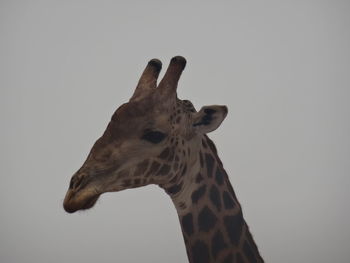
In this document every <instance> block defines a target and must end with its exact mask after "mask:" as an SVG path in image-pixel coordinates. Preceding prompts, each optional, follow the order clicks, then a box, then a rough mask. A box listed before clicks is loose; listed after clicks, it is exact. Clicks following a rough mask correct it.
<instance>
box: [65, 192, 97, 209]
mask: <svg viewBox="0 0 350 263" xmlns="http://www.w3.org/2000/svg"><path fill="white" fill-rule="evenodd" d="M99 197H100V194H98V193H97V192H96V191H91V190H90V191H84V192H74V191H73V190H71V189H69V190H68V191H67V194H66V197H65V198H64V201H63V208H64V210H66V212H68V213H74V212H76V211H78V210H86V209H90V208H91V207H93V206H94V205H95V203H96V201H97V200H98V198H99Z"/></svg>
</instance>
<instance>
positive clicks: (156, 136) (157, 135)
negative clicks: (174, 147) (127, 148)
mask: <svg viewBox="0 0 350 263" xmlns="http://www.w3.org/2000/svg"><path fill="white" fill-rule="evenodd" d="M165 137H166V134H165V133H162V132H160V131H145V133H144V134H143V136H142V138H141V139H142V140H146V141H149V142H151V143H160V142H161V141H163V140H164V138H165Z"/></svg>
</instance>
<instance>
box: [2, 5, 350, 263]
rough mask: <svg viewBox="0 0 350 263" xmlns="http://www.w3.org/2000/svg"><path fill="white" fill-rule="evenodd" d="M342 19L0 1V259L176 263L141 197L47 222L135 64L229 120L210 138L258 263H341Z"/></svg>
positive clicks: (345, 61) (163, 202)
mask: <svg viewBox="0 0 350 263" xmlns="http://www.w3.org/2000/svg"><path fill="white" fill-rule="evenodd" d="M349 14H350V2H349V1H277V0H276V1H138V2H136V1H50V0H49V1H37V0H35V1H0V38H1V41H0V57H1V59H0V87H1V88H0V92H1V94H0V116H1V136H0V143H1V148H0V154H1V156H0V157H1V158H0V160H1V182H0V206H1V207H0V208H1V213H0V261H1V262H4V263H22V262H25V263H32V262H33V263H34V262H36V263H38V262H50V263H62V262H77V263H79V262H84V263H89V262H106V263H108V262H111V263H112V262H125V263H129V262H130V263H132V262H150V263H151V262H169V263H178V262H187V256H186V252H185V246H184V244H183V238H182V234H181V230H180V225H179V222H178V218H177V214H176V211H175V208H174V207H173V204H172V202H171V200H170V198H168V197H167V196H166V194H165V193H164V192H163V191H162V190H161V189H160V188H158V187H156V186H148V187H144V188H139V189H134V190H126V191H123V192H119V193H110V194H105V195H103V196H102V197H101V198H100V200H99V201H98V203H97V205H96V206H95V208H93V209H92V210H90V211H86V212H79V213H75V214H67V213H65V212H64V210H63V208H62V201H63V198H64V195H65V192H66V189H67V187H68V183H69V180H70V177H71V175H72V174H73V173H74V172H75V171H76V170H77V169H78V168H79V167H80V166H81V164H82V163H83V161H84V160H85V158H86V156H87V153H88V151H89V150H90V148H91V146H92V144H93V143H94V141H95V140H96V139H97V138H98V137H99V136H100V135H101V134H102V132H103V131H104V129H105V127H106V125H107V123H108V121H109V119H110V117H111V115H112V113H113V112H114V110H115V109H116V108H117V107H118V106H119V105H120V104H122V103H124V102H126V101H127V100H128V99H129V97H130V96H131V94H132V92H133V89H134V88H135V86H136V83H137V81H138V79H139V77H140V74H141V72H142V70H143V69H144V67H145V65H146V63H147V61H148V60H149V59H151V58H159V59H161V60H162V61H163V65H164V68H166V66H167V65H168V62H169V60H170V59H171V57H173V56H175V55H182V56H184V57H186V59H187V62H188V63H187V68H186V69H185V71H184V73H183V76H182V78H181V80H180V84H179V89H178V94H179V97H180V98H183V99H189V100H191V101H192V102H193V103H194V105H195V106H196V107H197V108H200V107H201V106H203V105H208V104H209V105H210V104H225V105H227V106H228V108H229V115H228V117H227V119H226V120H225V121H224V123H223V124H222V126H221V127H220V128H219V129H218V130H216V131H215V132H213V133H212V134H211V135H210V137H211V138H212V139H213V140H214V141H215V142H216V145H217V148H218V149H219V154H220V157H221V158H222V161H223V163H224V167H225V168H226V170H227V172H228V173H229V175H230V179H231V182H232V184H233V187H234V189H235V191H236V193H237V195H238V199H239V200H240V202H241V203H242V206H243V212H244V215H245V218H246V220H247V222H248V224H249V225H250V228H251V231H252V233H253V235H254V237H255V240H256V242H257V244H258V246H259V248H260V251H261V254H262V255H263V257H264V258H265V260H266V262H271V263H281V262H283V263H292V262H293V263H294V262H308V263H309V262H325V263H326V262H327V263H328V262H337V263H347V262H349V258H350V247H349V244H350V227H349V222H350V211H349V200H350V193H349V189H350V179H349V171H350V158H349V157H350V139H349V135H350V125H349V122H350V118H349V116H350V106H349V98H350V97H349V96H350V91H349V89H350V85H349V84H350V80H349V78H350V51H349V47H350V30H349V28H350V16H349ZM163 72H164V71H163ZM161 76H162V75H161Z"/></svg>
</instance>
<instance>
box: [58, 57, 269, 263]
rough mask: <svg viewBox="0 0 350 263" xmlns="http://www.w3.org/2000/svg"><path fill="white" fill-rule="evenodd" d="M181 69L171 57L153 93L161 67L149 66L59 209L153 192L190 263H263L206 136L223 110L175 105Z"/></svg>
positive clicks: (155, 61) (185, 103)
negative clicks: (160, 192)
mask: <svg viewBox="0 0 350 263" xmlns="http://www.w3.org/2000/svg"><path fill="white" fill-rule="evenodd" d="M185 66H186V60H185V58H183V57H181V56H177V57H173V58H172V59H171V61H170V64H169V66H168V69H167V71H166V73H165V74H164V77H163V79H162V80H161V81H160V82H159V85H157V78H158V75H159V72H160V71H161V68H162V63H161V62H160V61H159V60H158V59H152V60H150V61H149V62H148V64H147V66H146V68H145V70H144V71H143V73H142V75H141V78H140V80H139V82H138V84H137V87H136V89H135V91H134V94H133V96H132V97H131V99H130V100H129V102H127V103H125V104H123V105H122V106H120V107H119V108H118V109H117V110H116V111H115V113H114V114H113V116H112V118H111V121H110V122H109V124H108V126H107V128H106V130H105V132H104V133H103V135H102V136H101V137H100V138H99V139H98V140H97V141H96V142H95V144H94V145H93V147H92V149H91V151H90V153H89V155H88V157H87V159H86V161H85V162H84V163H83V165H82V167H81V168H80V169H79V170H78V171H77V172H76V173H75V174H74V175H73V176H72V178H71V181H70V184H69V188H68V191H67V193H66V196H65V199H64V202H63V206H64V209H65V210H66V211H67V212H68V213H73V212H75V211H77V210H83V209H89V208H91V207H93V206H94V204H95V203H96V201H97V199H98V198H99V196H100V195H101V194H103V193H105V192H116V191H121V190H124V189H129V188H136V187H141V186H145V185H148V184H156V185H158V186H160V187H161V188H163V189H164V190H165V192H166V193H167V194H168V195H169V196H170V198H171V199H172V201H173V203H174V205H175V208H176V210H177V213H178V217H179V221H180V224H181V229H182V233H183V238H184V242H185V246H186V251H187V256H188V259H189V262H190V263H213V262H219V263H230V262H237V263H240V262H264V261H263V259H262V257H261V256H260V253H259V251H258V248H257V246H256V244H255V242H254V240H253V238H252V235H251V233H250V231H249V228H248V225H247V224H246V222H245V220H244V218H243V214H242V209H241V205H240V203H239V202H238V200H237V197H236V195H235V193H234V190H233V188H232V186H231V183H230V181H229V177H228V175H227V173H226V172H225V170H224V168H223V164H222V162H221V161H220V159H219V157H218V153H217V150H216V147H215V145H214V143H213V142H212V141H211V140H210V139H209V137H208V136H207V133H209V132H211V131H213V130H215V129H217V128H218V127H219V126H220V124H221V123H222V121H223V120H224V119H225V117H226V115H227V113H228V110H227V107H226V106H220V105H212V106H204V107H202V108H201V109H200V110H199V111H197V110H196V109H195V108H194V106H193V105H192V103H191V102H190V101H188V100H181V99H178V98H177V93H176V89H177V84H178V81H179V78H180V75H181V73H182V71H183V70H184V68H185Z"/></svg>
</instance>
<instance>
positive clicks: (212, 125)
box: [192, 105, 227, 133]
mask: <svg viewBox="0 0 350 263" xmlns="http://www.w3.org/2000/svg"><path fill="white" fill-rule="evenodd" d="M226 115H227V107H226V106H219V105H212V106H204V107H202V108H201V110H200V111H199V112H197V113H195V114H194V116H193V123H192V125H193V128H194V129H195V131H197V132H198V133H208V132H211V131H214V130H216V129H217V128H218V127H219V126H220V124H221V123H222V122H223V120H224V119H225V117H226Z"/></svg>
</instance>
